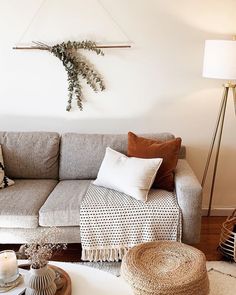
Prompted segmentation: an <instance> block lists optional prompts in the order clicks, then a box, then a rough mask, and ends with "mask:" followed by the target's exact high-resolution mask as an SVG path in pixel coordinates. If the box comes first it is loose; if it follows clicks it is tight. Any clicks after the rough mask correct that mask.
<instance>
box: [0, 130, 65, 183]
mask: <svg viewBox="0 0 236 295" xmlns="http://www.w3.org/2000/svg"><path fill="white" fill-rule="evenodd" d="M0 144H1V145H2V152H3V157H4V163H5V171H6V175H7V176H8V177H10V178H31V179H39V178H46V179H58V166H59V163H58V158H59V157H58V156H59V145H60V137H59V134H57V133H54V132H0Z"/></svg>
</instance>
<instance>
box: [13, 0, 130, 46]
mask: <svg viewBox="0 0 236 295" xmlns="http://www.w3.org/2000/svg"><path fill="white" fill-rule="evenodd" d="M46 1H47V0H43V1H42V2H41V3H40V5H39V7H38V9H37V10H36V11H35V13H34V14H33V16H32V18H31V20H30V22H29V24H28V25H27V27H26V28H25V30H24V32H23V33H22V34H21V36H20V38H19V40H18V42H17V43H16V45H18V44H19V43H20V42H21V41H22V40H23V38H24V37H25V35H26V34H27V32H28V31H29V29H30V27H31V25H32V23H33V22H34V20H35V19H36V18H37V16H38V15H39V12H40V11H41V9H42V7H43V6H44V4H45V3H46ZM97 3H98V4H99V5H100V6H101V7H102V9H103V10H104V11H105V12H106V14H107V15H108V16H109V18H110V19H111V20H112V21H113V23H114V24H115V25H116V27H117V28H118V29H119V31H120V32H121V33H122V34H123V35H124V36H125V38H126V39H127V41H128V42H129V43H133V41H131V39H130V38H129V36H128V34H127V33H126V32H125V30H124V29H123V28H122V27H121V26H120V24H119V23H118V22H117V20H116V19H115V18H114V17H113V16H112V14H111V13H110V11H109V10H108V9H107V8H106V7H105V6H104V4H103V3H102V1H101V0H97Z"/></svg>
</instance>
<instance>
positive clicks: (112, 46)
mask: <svg viewBox="0 0 236 295" xmlns="http://www.w3.org/2000/svg"><path fill="white" fill-rule="evenodd" d="M96 48H131V45H97V46H96ZM12 49H21V50H25V49H26V50H34V49H39V50H49V48H47V47H41V46H15V47H13V48H12ZM81 49H83V48H81Z"/></svg>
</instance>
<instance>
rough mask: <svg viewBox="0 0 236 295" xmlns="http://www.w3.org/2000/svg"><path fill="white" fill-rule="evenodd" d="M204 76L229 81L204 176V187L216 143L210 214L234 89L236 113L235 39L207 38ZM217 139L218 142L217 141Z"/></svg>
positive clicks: (225, 85) (225, 87)
mask: <svg viewBox="0 0 236 295" xmlns="http://www.w3.org/2000/svg"><path fill="white" fill-rule="evenodd" d="M203 77H206V78H215V79H224V80H226V81H229V82H227V83H225V84H223V96H222V101H221V105H220V110H219V114H218V117H217V120H216V126H215V130H214V133H213V137H212V142H211V145H210V149H209V153H208V157H207V161H206V165H205V169H204V173H203V178H202V187H204V184H205V181H206V176H207V172H208V168H209V165H210V161H211V157H212V153H213V149H214V146H215V144H216V154H215V158H214V162H213V174H212V181H211V190H210V198H209V206H208V214H207V215H208V216H210V214H211V207H212V199H213V194H214V187H215V178H216V172H217V165H218V159H219V152H220V144H221V138H222V133H223V126H224V119H225V110H226V106H227V100H228V94H229V90H230V89H231V90H232V94H233V99H234V106H235V113H236V93H235V88H236V84H235V83H233V82H232V81H233V80H236V41H235V39H234V40H232V41H231V40H206V42H205V52H204V63H203ZM217 136H218V138H217ZM216 139H217V142H216Z"/></svg>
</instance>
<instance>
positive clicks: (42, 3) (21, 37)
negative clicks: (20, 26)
mask: <svg viewBox="0 0 236 295" xmlns="http://www.w3.org/2000/svg"><path fill="white" fill-rule="evenodd" d="M46 1H47V0H43V1H42V2H41V4H40V5H39V7H38V9H37V10H36V11H35V13H34V14H33V16H32V18H31V20H30V22H29V24H28V25H27V27H26V28H25V30H24V32H23V33H22V34H21V36H20V38H19V40H18V42H17V43H16V45H18V44H19V43H20V42H21V41H22V40H23V38H24V37H25V35H26V33H27V32H28V31H29V28H30V27H31V25H32V23H33V22H34V20H35V19H36V17H37V16H38V15H39V12H40V10H41V9H42V7H43V6H44V4H45V2H46Z"/></svg>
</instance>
